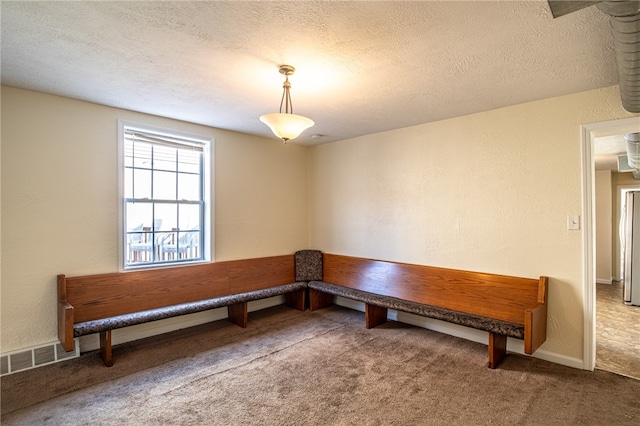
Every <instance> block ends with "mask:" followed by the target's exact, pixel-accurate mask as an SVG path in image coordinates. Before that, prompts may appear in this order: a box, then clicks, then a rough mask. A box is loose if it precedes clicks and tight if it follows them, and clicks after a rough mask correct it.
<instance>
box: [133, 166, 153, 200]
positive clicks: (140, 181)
mask: <svg viewBox="0 0 640 426" xmlns="http://www.w3.org/2000/svg"><path fill="white" fill-rule="evenodd" d="M133 198H151V171H150V170H144V169H134V170H133Z"/></svg>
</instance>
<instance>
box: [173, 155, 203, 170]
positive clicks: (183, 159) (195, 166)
mask: <svg viewBox="0 0 640 426" xmlns="http://www.w3.org/2000/svg"><path fill="white" fill-rule="evenodd" d="M201 157H202V152H200V151H186V150H179V151H178V171H179V172H187V173H200V158H201Z"/></svg>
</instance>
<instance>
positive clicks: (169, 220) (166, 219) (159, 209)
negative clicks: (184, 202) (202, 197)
mask: <svg viewBox="0 0 640 426" xmlns="http://www.w3.org/2000/svg"><path fill="white" fill-rule="evenodd" d="M155 218H156V220H158V221H159V223H160V226H159V227H158V229H159V230H160V231H175V230H176V229H177V228H178V205H177V204H174V203H170V204H160V203H156V204H155Z"/></svg>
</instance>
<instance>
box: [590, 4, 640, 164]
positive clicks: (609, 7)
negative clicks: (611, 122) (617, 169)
mask: <svg viewBox="0 0 640 426" xmlns="http://www.w3.org/2000/svg"><path fill="white" fill-rule="evenodd" d="M596 7H598V9H600V10H601V11H603V12H604V13H606V14H607V15H609V22H610V23H611V32H612V34H613V44H614V47H615V52H616V64H617V67H618V83H619V85H620V98H621V100H622V107H623V108H624V109H625V110H627V111H629V112H631V113H639V112H640V1H606V2H602V3H599V4H598V5H597V6H596ZM629 160H631V157H629ZM634 168H636V169H637V168H640V167H634Z"/></svg>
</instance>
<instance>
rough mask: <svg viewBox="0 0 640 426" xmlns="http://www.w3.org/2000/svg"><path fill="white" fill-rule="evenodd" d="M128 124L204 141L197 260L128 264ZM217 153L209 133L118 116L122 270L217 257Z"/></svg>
mask: <svg viewBox="0 0 640 426" xmlns="http://www.w3.org/2000/svg"><path fill="white" fill-rule="evenodd" d="M125 128H126V129H133V130H138V131H140V132H146V133H155V134H158V135H164V136H168V137H174V138H182V139H187V140H194V141H197V142H201V143H203V144H204V150H203V187H202V191H203V200H204V218H203V221H202V222H203V228H204V229H203V233H202V235H203V241H202V251H203V256H202V259H197V260H193V261H179V262H162V263H158V264H148V263H147V264H144V265H126V264H125V256H126V249H125V241H126V240H125V234H126V229H125V217H124V199H125V188H124V172H125V163H124V152H125V150H124V142H125ZM214 153H215V139H214V138H212V137H209V136H203V135H198V134H195V133H189V132H184V131H180V130H174V129H168V128H163V127H158V126H152V125H147V124H140V123H135V122H131V121H126V120H118V267H119V270H120V271H130V270H140V269H157V268H163V267H169V266H180V265H190V264H197V263H207V262H212V261H213V259H215V256H214V241H215V232H214V231H215V230H214V228H213V224H214V223H215V219H214V217H213V215H214V212H215V209H214V208H213V202H214V200H215V197H214V188H215V185H214V183H213V177H214V176H215V173H214V169H213V168H214V164H215V161H214Z"/></svg>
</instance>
